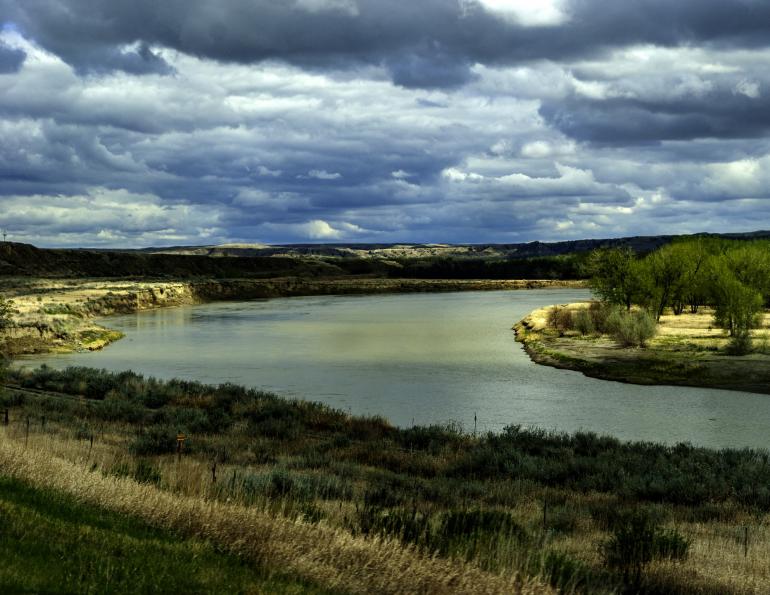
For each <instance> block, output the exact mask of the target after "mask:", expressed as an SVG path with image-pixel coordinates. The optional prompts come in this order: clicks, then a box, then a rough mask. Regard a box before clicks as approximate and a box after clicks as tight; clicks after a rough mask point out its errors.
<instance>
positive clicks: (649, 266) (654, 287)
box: [643, 244, 686, 322]
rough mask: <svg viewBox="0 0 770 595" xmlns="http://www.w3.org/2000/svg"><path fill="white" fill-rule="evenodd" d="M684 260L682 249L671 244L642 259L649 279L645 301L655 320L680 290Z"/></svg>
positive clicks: (683, 272)
mask: <svg viewBox="0 0 770 595" xmlns="http://www.w3.org/2000/svg"><path fill="white" fill-rule="evenodd" d="M685 262H686V259H685V257H684V254H683V253H682V251H681V250H680V249H679V248H677V247H676V246H674V245H671V244H669V245H668V246H663V247H662V248H660V249H658V250H656V251H655V252H653V253H651V254H649V255H647V257H646V258H645V259H644V261H643V265H644V268H645V270H646V273H647V276H648V279H649V290H648V293H647V301H648V303H649V308H650V311H651V312H652V314H653V315H654V316H655V321H656V322H657V321H659V320H660V317H661V315H662V314H663V311H664V310H665V309H666V308H667V307H668V306H669V305H670V304H671V302H672V300H673V298H674V296H675V295H676V294H677V293H678V292H680V291H681V289H680V288H681V285H682V282H683V279H684V275H685V269H686V266H685Z"/></svg>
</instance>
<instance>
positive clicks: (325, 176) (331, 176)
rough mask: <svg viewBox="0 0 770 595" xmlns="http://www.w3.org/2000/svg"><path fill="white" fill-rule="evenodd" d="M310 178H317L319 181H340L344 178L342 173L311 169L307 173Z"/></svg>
mask: <svg viewBox="0 0 770 595" xmlns="http://www.w3.org/2000/svg"><path fill="white" fill-rule="evenodd" d="M307 175H308V177H309V178H315V179H317V180H339V179H340V178H341V177H342V174H341V173H338V172H328V171H326V170H325V169H311V170H310V171H309V172H307Z"/></svg>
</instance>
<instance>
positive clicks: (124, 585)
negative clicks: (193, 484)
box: [0, 476, 327, 594]
mask: <svg viewBox="0 0 770 595" xmlns="http://www.w3.org/2000/svg"><path fill="white" fill-rule="evenodd" d="M0 560H2V563H0V592H3V593H157V592H164V593H173V592H177V591H181V592H186V593H204V592H205V593H233V594H236V593H263V592H270V593H286V594H288V593H319V594H320V593H326V592H327V591H325V590H322V589H319V588H316V587H314V586H313V585H311V584H309V583H307V582H302V581H298V580H296V579H290V578H287V577H281V576H277V575H276V576H270V575H268V574H267V573H266V572H264V571H262V570H261V569H259V568H258V567H257V566H255V565H253V564H248V563H246V562H244V561H243V560H241V559H239V558H237V557H235V556H232V555H227V554H225V553H222V552H221V551H218V550H217V549H215V547H214V546H212V545H211V544H210V543H207V542H204V541H201V540H200V539H190V538H187V539H185V538H179V537H178V536H176V535H173V534H171V533H168V532H165V531H161V530H158V529H156V528H154V527H151V526H149V525H147V524H146V523H143V522H141V521H139V520H137V519H135V518H133V517H131V516H126V515H119V514H116V513H114V512H110V511H108V510H106V509H104V508H101V507H95V506H92V505H86V504H84V503H82V502H79V501H78V500H76V499H75V498H74V497H72V496H70V495H66V494H64V493H61V492H55V491H51V490H49V489H40V488H33V487H31V486H30V485H28V484H26V483H23V482H22V481H19V480H16V479H11V478H10V477H8V476H0Z"/></svg>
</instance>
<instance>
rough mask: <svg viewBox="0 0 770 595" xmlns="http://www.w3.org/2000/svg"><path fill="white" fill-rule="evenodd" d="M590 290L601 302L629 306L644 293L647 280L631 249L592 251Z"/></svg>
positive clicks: (589, 263) (589, 270)
mask: <svg viewBox="0 0 770 595" xmlns="http://www.w3.org/2000/svg"><path fill="white" fill-rule="evenodd" d="M587 269H588V274H589V275H590V276H591V289H592V290H593V292H594V293H595V294H596V295H598V296H599V297H600V298H601V299H602V301H605V302H607V303H610V304H618V305H620V306H624V307H625V308H626V310H629V311H630V310H631V306H632V305H633V304H634V302H635V301H636V300H637V299H638V298H639V296H640V295H642V294H643V293H644V291H645V286H646V279H645V278H644V272H643V269H642V267H640V266H639V262H638V261H637V259H636V255H635V254H634V251H633V250H631V249H630V248H608V249H600V250H594V251H593V252H592V253H591V255H590V256H589V258H588V262H587Z"/></svg>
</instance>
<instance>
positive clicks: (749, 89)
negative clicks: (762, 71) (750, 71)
mask: <svg viewBox="0 0 770 595" xmlns="http://www.w3.org/2000/svg"><path fill="white" fill-rule="evenodd" d="M735 92H736V93H739V94H741V95H745V96H746V97H750V98H751V99H759V95H760V93H759V83H758V82H757V81H750V80H748V79H743V80H741V81H739V82H738V84H736V85H735Z"/></svg>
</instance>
